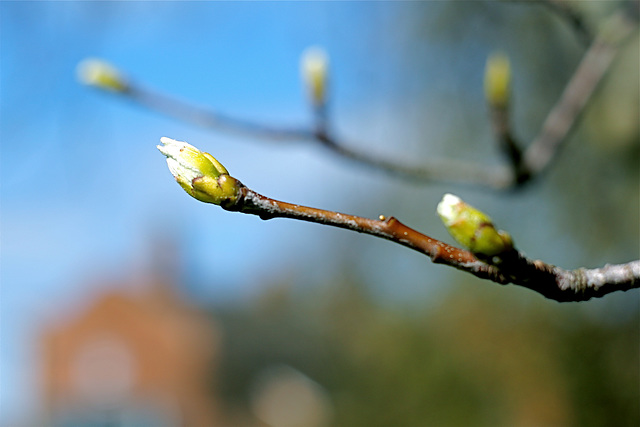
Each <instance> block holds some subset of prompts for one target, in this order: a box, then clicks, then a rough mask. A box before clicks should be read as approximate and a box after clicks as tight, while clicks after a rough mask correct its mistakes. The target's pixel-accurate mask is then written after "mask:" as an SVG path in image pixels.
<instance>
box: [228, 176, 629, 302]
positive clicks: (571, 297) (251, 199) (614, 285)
mask: <svg viewBox="0 0 640 427" xmlns="http://www.w3.org/2000/svg"><path fill="white" fill-rule="evenodd" d="M221 206H222V207H223V208H224V209H226V210H229V211H239V212H242V213H246V214H253V215H258V216H259V217H260V218H262V219H264V220H267V219H272V218H292V219H297V220H302V221H308V222H314V223H318V224H324V225H329V226H332V227H339V228H345V229H348V230H353V231H357V232H359V233H365V234H370V235H372V236H376V237H380V238H383V239H387V240H390V241H392V242H394V243H398V244H400V245H403V246H406V247H408V248H410V249H413V250H415V251H418V252H420V253H423V254H425V255H427V256H428V257H429V258H430V259H431V261H432V262H434V263H436V264H445V265H448V266H450V267H454V268H456V269H458V270H462V271H464V272H467V273H470V274H473V275H474V276H476V277H479V278H482V279H487V280H490V281H493V282H496V283H499V284H503V285H504V284H509V283H513V284H515V285H517V286H523V287H525V288H528V289H531V290H533V291H535V292H538V293H539V294H541V295H543V296H544V297H546V298H548V299H552V300H555V301H558V302H574V301H586V300H589V299H591V298H599V297H603V296H604V295H607V294H609V293H611V292H615V291H626V290H629V289H633V288H638V287H640V261H633V262H629V263H626V264H619V265H607V266H605V267H602V268H597V269H584V268H580V269H577V270H564V269H561V268H559V267H556V266H553V265H550V264H546V263H544V262H542V261H538V260H531V259H529V258H527V257H526V256H525V255H524V254H522V253H520V252H519V251H517V250H515V249H513V250H510V251H508V252H506V253H503V254H501V255H499V256H494V257H491V258H489V259H479V258H478V257H477V256H476V255H474V254H473V253H471V252H469V251H467V250H464V249H459V248H456V247H454V246H451V245H448V244H446V243H444V242H441V241H439V240H437V239H434V238H432V237H429V236H427V235H424V234H422V233H420V232H418V231H416V230H414V229H412V228H410V227H408V226H406V225H404V224H403V223H401V222H400V221H398V220H397V219H396V218H394V217H389V218H386V217H384V216H383V215H381V216H380V218H379V219H378V220H373V219H368V218H362V217H358V216H354V215H347V214H342V213H337V212H333V211H327V210H322V209H316V208H310V207H306V206H300V205H296V204H291V203H287V202H281V201H278V200H274V199H271V198H269V197H265V196H263V195H261V194H258V193H256V192H255V191H253V190H251V189H249V188H247V187H245V186H243V185H242V186H241V187H240V188H239V191H238V197H236V198H234V199H233V200H229V201H227V202H226V203H223V204H222V205H221Z"/></svg>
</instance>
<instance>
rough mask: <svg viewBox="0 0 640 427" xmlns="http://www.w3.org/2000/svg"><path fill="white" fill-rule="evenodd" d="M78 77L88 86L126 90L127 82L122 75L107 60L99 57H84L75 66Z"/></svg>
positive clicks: (127, 87)
mask: <svg viewBox="0 0 640 427" xmlns="http://www.w3.org/2000/svg"><path fill="white" fill-rule="evenodd" d="M77 74H78V79H79V80H80V81H81V82H82V83H84V84H86V85H89V86H95V87H98V88H100V89H105V90H110V91H113V92H126V91H128V90H129V84H128V83H127V80H126V79H125V78H124V76H123V75H122V74H121V73H120V71H118V69H117V68H115V67H114V66H113V65H111V64H109V63H108V62H105V61H102V60H100V59H85V60H84V61H82V62H80V63H79V64H78V67H77Z"/></svg>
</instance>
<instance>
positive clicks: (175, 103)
mask: <svg viewBox="0 0 640 427" xmlns="http://www.w3.org/2000/svg"><path fill="white" fill-rule="evenodd" d="M123 94H124V95H127V96H128V97H129V98H130V99H131V100H132V101H134V102H136V103H138V104H139V105H143V106H145V107H148V108H150V109H152V110H156V111H159V112H162V113H164V114H167V115H169V116H173V117H176V118H178V119H180V120H183V121H185V122H190V123H193V124H196V125H198V126H202V127H204V128H208V129H212V130H216V131H226V132H231V133H238V134H242V135H247V136H252V137H257V138H261V139H270V140H273V141H278V142H300V141H311V142H315V143H318V144H320V145H322V146H323V147H325V148H326V149H328V150H329V151H331V152H333V153H335V154H337V155H339V156H341V157H344V158H347V159H350V160H352V161H355V162H356V163H359V164H361V165H364V166H366V167H370V168H373V169H377V170H382V171H384V172H386V173H388V174H390V175H393V176H398V177H401V178H404V179H409V180H413V181H418V182H423V181H431V182H454V183H458V184H473V185H483V186H487V187H491V188H496V189H502V188H506V187H508V186H509V185H510V182H511V181H512V177H511V172H510V171H509V170H508V168H505V167H502V168H495V167H483V166H480V165H478V164H475V163H471V162H463V161H458V160H453V159H438V160H432V161H430V162H428V163H424V164H419V165H418V164H414V165H411V164H407V163H405V162H402V161H400V160H391V159H389V158H388V157H381V156H376V155H373V154H371V153H370V152H368V151H363V150H358V149H355V148H354V147H355V144H349V143H346V142H344V141H342V140H340V139H339V138H337V137H336V136H335V135H333V134H331V133H330V131H329V129H328V119H327V114H326V110H325V109H316V110H314V126H313V127H311V128H303V127H274V126H267V125H264V124H261V123H256V122H252V121H249V120H242V119H238V118H235V117H230V116H226V115H224V114H221V113H218V112H216V111H212V110H209V109H206V108H203V107H198V106H195V105H193V104H191V103H188V102H185V101H182V100H179V99H176V98H173V97H170V96H168V95H164V94H161V93H159V92H156V91H153V90H151V89H148V88H144V87H142V86H139V85H137V84H135V83H133V82H129V83H128V87H127V91H126V92H123Z"/></svg>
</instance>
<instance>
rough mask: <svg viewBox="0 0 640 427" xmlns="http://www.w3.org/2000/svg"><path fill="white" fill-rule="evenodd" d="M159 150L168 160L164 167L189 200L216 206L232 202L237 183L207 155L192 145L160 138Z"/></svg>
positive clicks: (235, 196) (235, 194)
mask: <svg viewBox="0 0 640 427" xmlns="http://www.w3.org/2000/svg"><path fill="white" fill-rule="evenodd" d="M160 142H162V145H158V150H160V152H161V153H162V154H164V155H165V156H166V158H167V165H168V166H169V170H170V171H171V174H172V175H173V176H174V178H175V179H176V181H177V182H178V184H180V186H181V187H182V188H183V189H184V190H185V191H186V192H187V193H189V195H191V196H192V197H194V198H196V199H198V200H200V201H202V202H205V203H214V204H216V205H219V204H221V203H223V202H225V201H235V200H236V198H237V197H238V192H239V190H240V186H241V184H240V182H239V181H238V180H236V179H235V178H233V177H231V176H229V172H227V169H225V167H224V166H222V165H221V164H220V162H218V161H217V160H216V159H215V158H213V156H212V155H211V154H209V153H204V152H202V151H200V150H198V149H197V148H196V147H194V146H193V145H190V144H187V143H186V142H182V141H176V140H175V139H171V138H167V137H162V138H160Z"/></svg>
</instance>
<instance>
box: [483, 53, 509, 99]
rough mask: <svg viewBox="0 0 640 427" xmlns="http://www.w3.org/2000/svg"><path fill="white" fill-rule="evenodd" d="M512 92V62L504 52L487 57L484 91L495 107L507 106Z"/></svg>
mask: <svg viewBox="0 0 640 427" xmlns="http://www.w3.org/2000/svg"><path fill="white" fill-rule="evenodd" d="M510 92H511V64H510V63H509V58H508V57H507V55H505V54H504V53H494V54H492V55H490V56H489V58H488V59H487V65H486V68H485V74H484V93H485V96H486V98H487V102H489V104H490V105H491V106H493V107H498V108H505V107H506V106H507V104H508V103H509V97H510Z"/></svg>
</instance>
